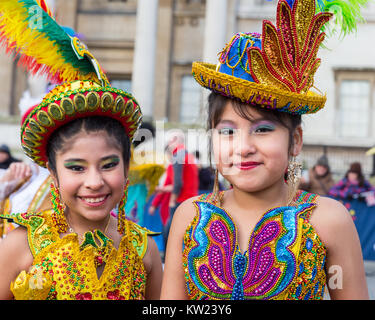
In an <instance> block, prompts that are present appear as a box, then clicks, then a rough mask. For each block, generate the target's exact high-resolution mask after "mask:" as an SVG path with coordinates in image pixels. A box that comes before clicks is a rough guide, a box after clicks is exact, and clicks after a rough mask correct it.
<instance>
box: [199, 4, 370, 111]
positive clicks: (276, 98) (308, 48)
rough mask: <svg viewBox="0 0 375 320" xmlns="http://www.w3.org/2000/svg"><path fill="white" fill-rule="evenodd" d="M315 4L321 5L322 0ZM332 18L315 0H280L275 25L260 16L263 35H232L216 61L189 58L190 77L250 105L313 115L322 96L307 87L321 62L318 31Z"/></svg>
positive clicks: (350, 26)
mask: <svg viewBox="0 0 375 320" xmlns="http://www.w3.org/2000/svg"><path fill="white" fill-rule="evenodd" d="M325 2H328V3H329V2H330V1H325ZM335 2H336V1H335ZM337 2H340V1H337ZM362 2H363V3H364V2H367V1H363V0H362ZM319 5H320V7H319V8H320V9H322V7H323V6H324V3H323V1H319ZM324 8H326V6H325V7H324ZM324 8H323V9H324ZM331 16H332V13H329V12H319V13H317V14H316V5H315V0H294V1H293V0H279V2H278V5H277V16H276V26H274V25H273V24H272V23H271V22H270V21H267V20H264V21H263V31H262V35H260V34H258V33H237V34H236V35H235V36H234V37H233V38H232V39H231V40H230V42H229V44H228V45H227V46H226V47H225V48H224V49H223V51H222V52H221V53H220V56H219V63H218V64H217V65H213V64H209V63H203V62H194V63H193V67H192V72H193V76H194V78H195V79H196V81H197V82H198V83H199V84H200V85H201V86H203V87H205V88H207V89H210V90H212V91H214V92H217V93H220V94H222V95H224V96H227V97H229V98H235V99H239V100H241V101H242V102H244V103H247V104H250V105H260V106H262V107H264V108H269V109H275V110H278V111H283V112H288V113H291V114H306V113H315V112H317V111H319V110H320V109H322V108H323V107H324V104H325V102H326V96H325V95H323V94H321V93H316V92H313V91H311V90H310V89H311V88H312V87H313V84H314V75H315V72H316V71H317V69H318V67H319V65H320V59H318V58H317V52H318V49H319V46H320V45H321V43H322V41H323V40H324V37H325V33H323V32H321V29H322V27H323V26H324V25H325V24H326V23H327V22H328V21H329V19H330V18H331ZM351 18H352V19H355V17H351ZM347 20H350V19H349V18H346V19H343V20H342V23H343V24H345V26H346V28H347V29H346V31H347V32H350V31H352V29H353V26H352V25H350V24H349V23H347ZM354 27H355V25H354Z"/></svg>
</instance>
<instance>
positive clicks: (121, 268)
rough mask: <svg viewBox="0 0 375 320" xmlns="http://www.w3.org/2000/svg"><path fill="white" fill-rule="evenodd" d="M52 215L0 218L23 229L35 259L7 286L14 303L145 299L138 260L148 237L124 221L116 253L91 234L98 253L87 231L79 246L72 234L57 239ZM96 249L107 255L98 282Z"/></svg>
mask: <svg viewBox="0 0 375 320" xmlns="http://www.w3.org/2000/svg"><path fill="white" fill-rule="evenodd" d="M51 211H52V210H48V211H44V212H41V213H25V214H17V215H12V216H4V215H1V216H0V217H1V218H6V219H12V220H13V221H14V222H15V223H17V224H19V225H22V226H25V227H26V228H27V231H28V242H29V246H30V250H31V252H32V254H33V256H34V261H33V265H32V267H31V268H30V270H29V272H27V273H26V272H25V271H23V272H21V274H20V275H19V276H18V277H17V278H16V280H15V281H14V282H12V285H11V290H12V292H13V294H14V296H15V298H16V299H76V300H77V299H78V300H80V299H83V300H91V299H98V300H101V299H144V295H145V287H146V271H145V268H144V264H143V260H142V259H143V257H144V255H145V253H146V251H147V236H148V235H153V234H154V233H153V232H150V231H148V230H147V229H145V228H142V227H140V226H138V225H136V224H135V223H133V222H131V221H129V220H126V228H125V230H126V234H125V235H124V236H123V237H122V239H121V241H120V244H119V248H118V249H116V248H114V247H113V245H112V241H111V240H110V239H109V238H107V237H106V236H105V235H104V234H103V233H101V232H100V231H98V230H96V231H94V232H95V234H97V237H99V238H100V239H101V245H100V246H99V248H96V247H98V245H97V244H96V243H95V241H94V240H93V239H91V238H92V234H91V233H90V232H87V233H86V234H85V241H84V242H83V243H82V244H81V245H79V242H78V236H77V235H76V234H75V233H72V234H68V235H66V236H64V237H63V238H61V239H60V237H59V233H58V232H57V230H56V229H55V228H54V227H53V224H52V219H51V213H52V212H51ZM90 234H91V237H90ZM90 239H91V240H90ZM93 241H94V242H93ZM107 247H108V249H109V250H107V251H108V252H106V249H107ZM98 249H99V251H100V250H102V251H103V253H104V254H105V256H106V261H105V262H106V263H105V266H104V270H103V273H102V274H101V276H100V278H98V276H97V272H96V266H97V265H98V262H97V261H96V260H97V254H96V252H97V251H98Z"/></svg>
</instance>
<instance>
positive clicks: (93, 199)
mask: <svg viewBox="0 0 375 320" xmlns="http://www.w3.org/2000/svg"><path fill="white" fill-rule="evenodd" d="M82 199H83V200H85V201H86V202H88V203H97V202H101V201H103V200H104V199H105V196H104V197H101V198H82Z"/></svg>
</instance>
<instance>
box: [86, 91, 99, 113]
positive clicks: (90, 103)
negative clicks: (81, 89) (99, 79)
mask: <svg viewBox="0 0 375 320" xmlns="http://www.w3.org/2000/svg"><path fill="white" fill-rule="evenodd" d="M94 99H95V100H96V102H95V100H94ZM99 103H100V96H99V94H98V93H97V92H95V91H90V92H89V93H88V94H86V105H87V108H88V110H89V111H95V110H96V109H97V108H98V106H99Z"/></svg>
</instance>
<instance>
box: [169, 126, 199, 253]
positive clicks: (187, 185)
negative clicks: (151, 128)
mask: <svg viewBox="0 0 375 320" xmlns="http://www.w3.org/2000/svg"><path fill="white" fill-rule="evenodd" d="M167 148H168V150H169V152H170V153H171V158H172V168H173V170H172V171H173V180H172V186H173V187H172V191H171V196H170V199H169V219H168V222H167V224H166V227H165V229H164V230H163V234H164V236H165V248H166V247H167V241H168V235H169V229H170V226H171V222H172V219H173V215H174V213H175V211H176V209H177V207H178V206H179V205H180V204H181V203H182V202H183V201H185V200H187V199H189V198H191V197H194V196H197V195H198V184H199V181H198V167H197V164H196V160H195V157H194V156H193V155H192V154H190V153H189V152H188V151H187V150H186V147H185V136H184V133H183V132H182V131H177V130H176V131H172V132H171V135H170V137H169V139H168V141H167Z"/></svg>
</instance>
